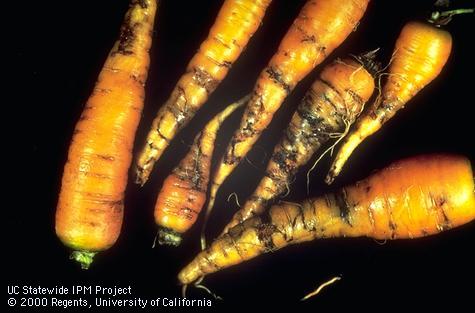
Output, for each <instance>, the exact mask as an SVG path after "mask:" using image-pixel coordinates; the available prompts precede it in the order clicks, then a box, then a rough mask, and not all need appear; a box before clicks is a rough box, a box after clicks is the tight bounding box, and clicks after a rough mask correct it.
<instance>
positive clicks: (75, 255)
mask: <svg viewBox="0 0 475 313" xmlns="http://www.w3.org/2000/svg"><path fill="white" fill-rule="evenodd" d="M96 254H97V252H90V251H73V252H72V253H71V255H70V257H69V258H70V259H71V260H75V261H76V262H78V263H79V264H80V265H81V268H82V269H83V270H87V269H88V268H89V266H91V263H92V262H93V261H94V256H95V255H96Z"/></svg>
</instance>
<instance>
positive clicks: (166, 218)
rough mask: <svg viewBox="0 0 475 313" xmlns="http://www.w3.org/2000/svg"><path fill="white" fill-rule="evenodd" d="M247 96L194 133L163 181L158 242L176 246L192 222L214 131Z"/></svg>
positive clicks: (204, 181) (206, 178) (199, 203)
mask: <svg viewBox="0 0 475 313" xmlns="http://www.w3.org/2000/svg"><path fill="white" fill-rule="evenodd" d="M247 99H248V97H244V98H243V99H241V100H239V101H237V102H235V103H233V104H231V105H229V106H228V107H227V108H225V109H224V110H223V111H221V112H220V113H218V114H217V115H216V116H215V117H214V118H213V119H211V120H210V121H209V122H208V123H207V124H206V126H205V127H204V129H203V131H201V132H199V133H198V135H196V137H195V140H194V142H193V145H192V146H191V149H190V151H189V152H188V153H187V155H186V156H185V157H184V158H183V159H182V160H181V162H180V163H179V165H178V166H177V167H176V168H175V169H174V170H173V172H172V174H170V175H169V176H168V177H167V178H166V179H165V181H164V182H163V187H162V189H161V190H160V193H159V194H158V197H157V201H156V204H155V210H154V215H155V222H156V224H157V225H158V226H159V230H158V238H157V239H158V243H159V244H168V245H173V246H178V245H179V244H180V242H181V234H183V233H184V232H186V231H187V230H188V229H190V228H191V227H192V226H193V224H194V223H195V221H196V219H197V217H198V214H199V213H200V211H201V209H202V208H203V205H204V203H205V201H206V192H207V189H208V182H209V174H210V170H211V158H212V155H213V151H214V145H215V140H216V136H217V132H218V130H219V128H220V127H221V125H222V124H223V122H224V120H225V119H226V118H227V117H228V116H229V115H230V114H232V113H233V112H234V111H235V110H236V109H238V108H239V107H241V106H242V105H243V104H244V103H245V102H246V101H247Z"/></svg>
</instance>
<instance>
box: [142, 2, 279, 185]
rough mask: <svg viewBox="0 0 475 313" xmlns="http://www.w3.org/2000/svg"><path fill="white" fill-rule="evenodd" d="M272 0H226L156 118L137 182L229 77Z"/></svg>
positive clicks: (143, 150) (143, 149)
mask: <svg viewBox="0 0 475 313" xmlns="http://www.w3.org/2000/svg"><path fill="white" fill-rule="evenodd" d="M270 3H271V0H226V1H225V2H224V4H223V6H222V8H221V10H220V11H219V13H218V16H217V18H216V21H215V23H214V25H213V26H212V27H211V29H210V32H209V34H208V37H207V38H206V40H205V41H203V43H202V44H201V46H200V48H199V50H198V52H197V53H196V54H195V55H194V56H193V58H192V59H191V61H190V63H189V64H188V66H187V68H186V72H185V74H183V76H182V77H181V78H180V79H179V81H178V82H177V84H176V86H175V88H174V89H173V91H172V93H171V95H170V97H169V98H168V100H167V101H166V102H165V103H164V104H163V106H162V107H161V108H160V109H159V111H158V113H157V116H156V117H155V119H154V121H153V122H152V126H151V128H150V131H149V133H148V135H147V138H146V140H145V145H144V147H143V148H142V151H141V152H140V153H139V155H138V158H137V161H136V168H135V175H136V183H137V184H140V185H143V184H145V182H146V181H147V180H148V177H149V176H150V173H151V172H152V169H153V166H154V165H155V163H156V162H157V160H158V159H159V158H160V156H161V155H162V153H163V152H164V151H165V149H166V148H167V147H168V145H169V143H170V141H172V140H173V138H174V137H175V135H176V134H177V133H178V132H179V131H180V130H181V129H182V128H183V127H185V125H187V124H188V122H189V121H190V120H191V119H192V118H193V116H194V115H195V113H196V112H197V111H198V109H199V108H200V107H201V106H202V105H203V104H204V103H205V102H206V100H207V99H208V97H209V96H210V95H211V93H212V92H213V91H214V90H215V89H216V88H217V87H218V85H219V84H220V82H221V81H222V80H223V79H224V78H225V77H226V75H227V73H228V72H229V69H230V68H231V66H232V64H233V63H234V62H235V61H236V60H237V58H238V57H239V55H240V54H241V52H242V51H243V50H244V48H245V47H246V45H247V43H248V41H249V39H250V38H251V37H252V35H253V34H254V33H255V31H256V30H257V28H258V27H259V26H260V24H261V21H262V19H263V17H264V14H265V11H266V9H267V7H268V5H269V4H270Z"/></svg>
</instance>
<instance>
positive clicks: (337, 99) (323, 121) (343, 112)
mask: <svg viewBox="0 0 475 313" xmlns="http://www.w3.org/2000/svg"><path fill="white" fill-rule="evenodd" d="M371 56H374V55H373V54H371ZM364 63H366V64H369V65H374V64H375V62H374V61H372V60H370V59H367V61H366V60H363V57H359V58H358V59H356V60H354V59H343V60H336V61H334V62H333V63H331V64H330V65H328V66H327V67H325V68H324V69H323V71H322V72H321V74H320V77H319V78H318V79H317V80H315V82H314V83H313V84H312V86H311V87H310V89H309V90H308V92H307V93H306V95H305V97H304V98H303V100H302V102H301V103H300V104H299V106H298V108H297V110H296V111H295V113H294V115H293V116H292V119H291V121H290V123H289V126H288V127H287V129H286V130H285V131H284V134H283V136H282V138H281V140H280V141H279V143H278V144H277V145H276V146H275V148H274V152H273V154H272V156H271V158H270V160H269V163H268V164H267V168H266V171H265V174H264V176H263V178H262V179H261V181H260V182H259V184H258V186H257V188H256V189H255V191H254V193H253V194H252V195H251V196H250V197H249V198H248V200H247V201H246V203H245V204H244V205H243V206H242V207H241V209H240V210H239V211H238V212H237V213H236V214H235V215H234V217H233V218H232V220H231V222H230V223H228V225H227V226H226V227H225V229H224V232H227V230H228V229H229V228H231V227H233V226H235V225H236V224H239V223H242V222H243V221H244V220H246V219H248V218H250V217H252V216H254V215H259V214H261V213H262V212H263V211H264V210H265V209H266V208H267V206H268V205H269V204H270V202H271V201H272V200H274V199H275V198H276V197H278V196H279V195H281V194H283V193H284V192H285V191H286V190H288V189H289V184H290V182H291V180H292V178H293V176H294V175H295V174H296V172H297V170H298V169H299V168H300V167H301V166H303V165H305V164H306V163H307V162H308V160H309V159H310V158H311V157H312V155H313V154H314V153H315V152H316V151H317V150H318V149H319V148H320V147H321V146H322V145H323V144H325V143H326V142H327V141H328V140H330V139H331V138H341V137H342V136H344V133H345V131H346V130H347V129H348V127H349V125H351V124H352V123H353V122H354V120H355V119H356V117H357V116H358V114H359V113H360V112H361V111H362V110H363V106H364V103H365V102H366V101H368V100H369V98H370V97H371V95H372V94H373V91H374V79H373V76H372V74H370V72H369V71H367V70H366V69H365V65H364ZM375 70H376V69H375V68H372V69H371V70H370V71H372V72H374V71H375Z"/></svg>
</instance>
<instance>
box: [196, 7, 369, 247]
mask: <svg viewBox="0 0 475 313" xmlns="http://www.w3.org/2000/svg"><path fill="white" fill-rule="evenodd" d="M368 3H369V0H354V1H345V0H308V1H307V2H306V3H305V5H304V6H303V8H302V9H301V11H300V13H299V15H298V16H297V18H296V19H295V21H294V23H293V24H292V26H291V27H290V28H289V30H288V32H287V34H286V35H285V36H284V38H283V39H282V41H281V43H280V46H279V48H278V50H277V52H276V53H275V54H274V56H273V57H272V58H271V60H270V61H269V64H268V65H267V66H266V68H265V69H264V70H263V71H262V72H261V74H260V76H259V78H258V79H257V82H256V85H255V87H254V91H253V93H252V96H251V99H250V101H249V103H248V105H247V107H246V109H245V111H244V115H243V117H242V119H241V124H240V126H239V128H238V130H236V132H235V133H234V135H233V137H232V138H231V141H230V143H229V145H228V147H227V149H226V152H225V154H224V156H223V157H222V159H221V161H220V162H219V165H218V168H217V169H216V171H215V174H214V175H213V179H212V186H211V192H210V201H209V204H208V209H207V212H209V211H211V209H212V207H213V205H214V201H215V199H216V195H217V193H218V190H219V188H220V186H221V185H222V184H223V182H224V181H225V180H226V178H227V177H228V176H229V175H230V174H231V173H232V172H233V170H234V169H235V168H236V166H237V165H238V164H239V163H240V162H241V160H242V159H243V158H244V156H245V155H246V154H247V153H248V152H249V150H250V149H251V148H252V146H253V145H254V143H255V142H256V141H257V139H258V138H259V137H260V135H261V133H262V132H263V131H264V129H265V128H267V126H268V125H269V124H270V122H271V120H272V117H273V116H274V113H275V112H276V111H277V110H278V109H279V107H280V106H281V104H282V102H283V101H284V99H285V98H286V97H287V96H288V94H289V93H290V92H291V91H292V90H293V89H294V87H295V86H296V85H297V83H298V82H300V80H302V79H303V78H304V77H305V76H306V75H307V74H308V73H309V72H310V71H311V70H313V69H314V68H315V67H316V66H317V65H318V64H320V63H321V62H322V61H323V60H324V59H325V58H326V57H327V56H328V55H329V54H330V53H331V52H332V51H333V50H334V49H335V48H337V47H338V46H339V45H340V44H341V43H342V42H343V41H344V40H345V39H346V38H347V37H348V35H349V34H350V33H351V32H352V31H353V30H354V29H355V28H356V26H357V25H358V23H359V21H360V19H361V18H362V17H363V14H364V12H365V11H366V7H367V5H368ZM204 243H205V240H204V235H202V245H204Z"/></svg>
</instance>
